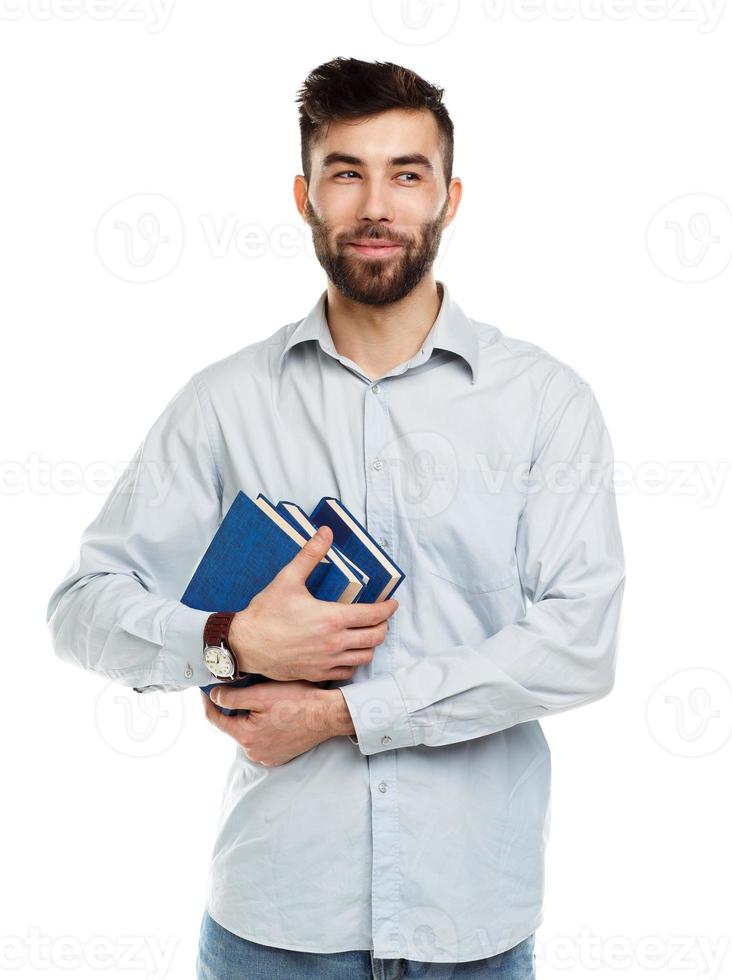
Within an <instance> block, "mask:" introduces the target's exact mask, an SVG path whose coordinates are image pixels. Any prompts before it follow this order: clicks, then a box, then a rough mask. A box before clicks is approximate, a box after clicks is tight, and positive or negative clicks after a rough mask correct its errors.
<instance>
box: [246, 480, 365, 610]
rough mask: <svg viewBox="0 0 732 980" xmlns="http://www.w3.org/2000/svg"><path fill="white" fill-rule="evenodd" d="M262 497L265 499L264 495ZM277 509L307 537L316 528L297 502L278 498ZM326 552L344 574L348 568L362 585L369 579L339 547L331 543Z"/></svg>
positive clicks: (354, 599) (354, 600) (356, 600)
mask: <svg viewBox="0 0 732 980" xmlns="http://www.w3.org/2000/svg"><path fill="white" fill-rule="evenodd" d="M259 496H260V497H264V494H261V493H260V494H259ZM264 499H265V500H266V497H265V498H264ZM277 510H278V511H279V513H280V514H282V516H283V517H284V518H285V520H288V521H289V522H290V523H291V524H292V526H293V527H296V528H297V529H298V531H300V532H301V533H303V534H305V535H307V537H312V535H313V534H315V532H316V531H317V530H318V529H317V527H316V526H315V525H314V524H313V522H312V521H311V520H310V518H309V517H308V515H307V514H306V513H305V511H304V510H303V509H302V507H300V505H299V504H296V503H293V501H291V500H280V502H279V503H278V504H277ZM326 554H327V556H328V558H330V560H331V561H332V562H333V564H334V565H337V566H338V567H339V568H341V569H343V566H344V565H345V566H346V567H345V569H343V570H344V571H345V572H346V574H348V572H349V570H350V571H351V572H353V574H354V575H355V576H356V577H357V578H358V580H359V581H360V582H362V583H363V585H366V584H367V582H368V580H369V577H368V575H366V574H365V573H364V572H363V571H362V570H361V569H360V568H359V567H358V565H356V564H355V563H354V562H352V561H351V559H350V558H349V557H348V555H345V554H343V552H342V551H341V550H340V548H337V547H336V546H335V545H334V544H333V545H331V546H330V548H329V549H328V551H327V552H326ZM351 601H352V602H358V596H355V597H354V598H353V599H352V600H351Z"/></svg>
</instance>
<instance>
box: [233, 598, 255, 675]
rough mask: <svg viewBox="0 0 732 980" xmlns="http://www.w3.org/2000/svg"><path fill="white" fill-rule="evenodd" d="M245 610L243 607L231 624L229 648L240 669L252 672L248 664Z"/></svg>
mask: <svg viewBox="0 0 732 980" xmlns="http://www.w3.org/2000/svg"><path fill="white" fill-rule="evenodd" d="M245 612H246V610H245V609H241V610H240V611H239V612H237V614H236V616H234V618H233V619H232V621H231V626H230V627H229V649H230V650H231V652H232V653H233V654H234V659H235V660H236V663H237V666H238V668H239V671H240V672H241V673H242V674H250V673H252V671H251V669H250V668H249V666H248V661H249V655H248V649H249V639H248V633H247V620H246V617H245V615H244V613H245Z"/></svg>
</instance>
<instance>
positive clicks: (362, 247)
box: [346, 239, 402, 259]
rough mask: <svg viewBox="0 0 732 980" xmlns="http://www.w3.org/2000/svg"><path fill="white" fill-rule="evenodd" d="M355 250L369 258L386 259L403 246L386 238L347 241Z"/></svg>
mask: <svg viewBox="0 0 732 980" xmlns="http://www.w3.org/2000/svg"><path fill="white" fill-rule="evenodd" d="M346 244H347V245H348V246H349V247H350V248H352V249H353V250H354V251H356V252H358V253H359V255H364V256H366V257H368V258H376V259H385V258H386V257H387V256H389V255H393V254H394V253H395V252H397V251H399V249H400V248H401V247H402V246H401V245H399V244H397V243H396V242H389V241H385V240H381V241H377V240H374V239H372V240H371V241H359V240H356V241H355V242H347V243H346Z"/></svg>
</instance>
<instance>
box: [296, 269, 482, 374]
mask: <svg viewBox="0 0 732 980" xmlns="http://www.w3.org/2000/svg"><path fill="white" fill-rule="evenodd" d="M437 282H438V283H439V285H440V286H441V287H442V303H441V304H440V310H439V312H438V314H437V318H436V320H435V322H434V323H433V324H432V328H431V330H430V332H429V333H428V334H427V336H426V337H425V340H424V343H423V344H422V347H421V348H420V350H419V351H418V352H417V354H415V356H414V357H413V358H412V361H411V362H410V364H412V363H413V364H415V365H416V364H417V363H422V362H423V361H427V360H429V358H430V357H431V356H432V351H433V350H435V349H439V350H449V351H453V352H454V353H455V354H459V355H460V356H461V357H462V358H463V360H464V361H465V362H466V363H467V364H468V366H469V367H470V371H471V381H472V384H475V383H476V381H477V380H478V361H479V357H478V355H479V349H480V345H479V343H478V336H477V333H476V330H475V326H474V324H473V322H472V320H470V318H469V317H467V316H466V315H465V313H463V311H462V310H461V309H460V307H459V306H458V304H457V303H456V302H455V300H454V299H453V298H452V296H451V294H450V290H449V289H448V288H447V286H446V285H445V283H444V282H442V280H440V279H438V280H437ZM327 295H328V293H327V290H323V292H322V293H321V294H320V296H319V297H318V299H317V301H316V303H315V305H314V306H313V308H312V309H311V310H310V312H309V313H308V315H307V316H306V317H305V319H304V320H301V321H300V322H299V323H298V324H297V326H296V327H295V329H294V330H293V331H292V333H291V334H290V336H289V339H288V340H287V343H286V344H285V348H284V350H283V351H282V353H281V354H280V357H279V361H278V370H279V371H282V367H283V364H284V360H285V355H286V354H287V352H288V351H289V350H291V349H292V348H293V347H295V346H296V345H297V344H301V343H302V342H303V341H306V340H317V341H318V342H319V344H320V346H321V348H322V349H323V350H324V351H325V352H326V353H328V354H330V355H332V356H333V357H338V356H339V354H338V352H337V350H336V348H335V345H334V343H333V338H332V336H331V332H330V328H329V327H328V320H327V318H326V315H325V300H326V297H327Z"/></svg>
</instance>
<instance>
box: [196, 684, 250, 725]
mask: <svg viewBox="0 0 732 980" xmlns="http://www.w3.org/2000/svg"><path fill="white" fill-rule="evenodd" d="M254 687H256V685H255V684H251V685H248V686H246V687H234V685H233V684H219V685H218V686H217V687H213V688H211V690H210V691H209V695H210V697H211V700H212V701H213V702H214V704H217V705H218V706H219V708H229V709H231V708H239V709H241V708H246V709H248V710H249V711H256V710H258V709H261V707H262V700H261V697H260V696H259V694H258V692H257V691H255V690H252V688H254ZM201 693H203V692H201ZM214 710H215V709H214ZM217 714H219V715H220V714H221V712H220V711H218V712H217ZM223 717H224V718H227V717H235V716H232V715H223Z"/></svg>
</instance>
